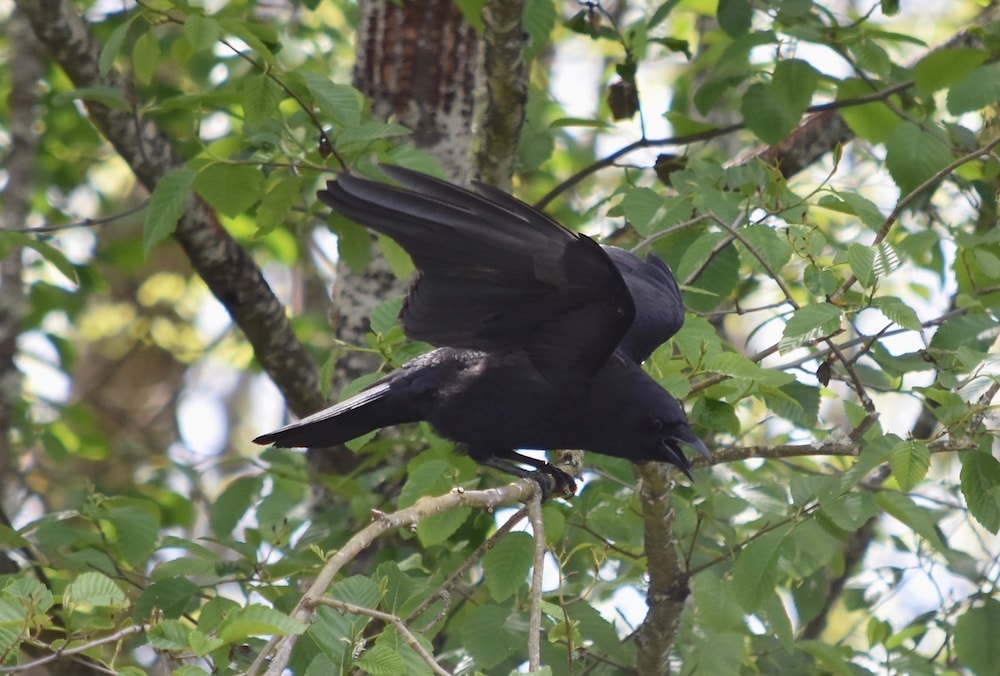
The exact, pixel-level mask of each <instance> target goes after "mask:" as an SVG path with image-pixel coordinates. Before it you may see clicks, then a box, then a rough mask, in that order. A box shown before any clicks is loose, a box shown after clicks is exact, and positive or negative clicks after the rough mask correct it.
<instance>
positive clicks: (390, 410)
mask: <svg viewBox="0 0 1000 676" xmlns="http://www.w3.org/2000/svg"><path fill="white" fill-rule="evenodd" d="M392 394H393V388H392V383H391V382H389V381H388V379H387V380H383V381H380V382H377V383H375V384H374V385H372V386H371V387H369V388H368V389H366V390H362V391H361V392H359V393H358V394H356V395H354V396H353V397H351V398H350V399H346V400H344V401H342V402H340V403H339V404H336V405H334V406H331V407H330V408H327V409H324V410H322V411H319V412H318V413H314V414H313V415H311V416H308V417H306V418H303V419H302V420H299V421H297V422H294V423H291V424H289V425H285V426H284V427H282V428H281V429H279V430H275V431H274V432H269V433H268V434H262V435H260V436H259V437H257V438H256V439H254V443H257V444H262V445H263V444H273V445H274V446H277V447H279V448H323V447H326V446H335V445H337V444H342V443H344V442H345V441H350V440H351V439H354V438H356V437H360V436H361V435H363V434H367V433H368V432H371V431H372V430H375V429H379V428H382V427H388V426H389V425H397V424H399V423H404V422H415V421H416V420H419V415H418V414H417V412H416V411H413V410H410V409H411V407H410V406H407V405H406V402H405V398H401V397H394V396H392Z"/></svg>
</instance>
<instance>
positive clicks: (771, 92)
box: [740, 59, 819, 145]
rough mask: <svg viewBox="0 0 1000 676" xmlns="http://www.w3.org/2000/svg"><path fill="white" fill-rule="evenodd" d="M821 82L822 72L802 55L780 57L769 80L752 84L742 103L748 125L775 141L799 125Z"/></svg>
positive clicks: (761, 137)
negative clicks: (782, 58) (783, 58)
mask: <svg viewBox="0 0 1000 676" xmlns="http://www.w3.org/2000/svg"><path fill="white" fill-rule="evenodd" d="M818 82H819V73H818V72H817V71H816V69H815V68H813V67H812V66H811V65H809V64H808V63H807V62H806V61H803V60H801V59H787V60H785V61H780V62H778V64H777V65H776V66H775V67H774V75H773V76H772V78H771V82H770V83H769V84H766V85H764V84H754V85H751V86H750V87H749V88H748V89H747V91H746V93H745V94H744V95H743V99H742V100H741V103H740V111H741V113H742V114H743V120H744V121H745V122H746V125H747V127H748V128H749V129H750V131H752V132H753V133H754V134H756V135H757V136H758V137H759V138H760V139H761V140H762V141H764V142H765V143H769V144H772V145H773V144H775V143H778V142H779V141H781V140H782V139H784V138H785V137H786V136H788V134H789V133H790V132H791V131H792V130H793V129H795V127H796V126H798V123H799V121H800V120H801V119H802V115H803V114H804V113H805V110H806V108H807V107H808V106H809V102H810V101H811V99H812V94H813V92H814V91H815V90H816V84H817V83H818Z"/></svg>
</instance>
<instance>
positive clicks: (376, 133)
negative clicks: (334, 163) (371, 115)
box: [337, 122, 411, 146]
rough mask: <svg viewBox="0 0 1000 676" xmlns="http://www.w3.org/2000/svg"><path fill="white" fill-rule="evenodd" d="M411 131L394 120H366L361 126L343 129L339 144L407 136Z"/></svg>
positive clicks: (338, 140)
mask: <svg viewBox="0 0 1000 676" xmlns="http://www.w3.org/2000/svg"><path fill="white" fill-rule="evenodd" d="M410 133H411V132H410V130H409V129H407V128H406V127H404V126H403V125H401V124H395V123H393V122H389V123H386V122H365V123H364V124H362V125H361V126H358V127H348V128H347V129H345V130H344V131H342V132H341V133H340V134H339V135H338V136H337V145H338V146H344V145H347V144H348V143H365V142H369V141H377V140H378V139H383V138H395V137H397V136H407V135H408V134H410Z"/></svg>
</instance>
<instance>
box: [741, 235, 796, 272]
mask: <svg viewBox="0 0 1000 676" xmlns="http://www.w3.org/2000/svg"><path fill="white" fill-rule="evenodd" d="M740 237H741V238H742V239H743V240H744V241H745V243H746V244H747V245H749V246H752V247H753V250H754V253H755V254H756V255H751V256H749V257H748V261H747V262H748V263H749V264H750V265H752V266H754V267H760V263H759V262H758V261H757V257H756V256H757V255H759V256H760V257H761V258H763V259H764V262H765V263H767V264H768V265H769V266H770V267H771V269H773V270H780V269H781V268H783V267H784V266H785V264H787V263H788V261H789V259H790V258H791V257H792V245H791V244H789V243H788V240H787V239H784V238H781V237H779V236H778V233H776V232H775V231H774V228H770V227H768V226H766V225H751V226H748V227H745V228H742V229H741V230H740Z"/></svg>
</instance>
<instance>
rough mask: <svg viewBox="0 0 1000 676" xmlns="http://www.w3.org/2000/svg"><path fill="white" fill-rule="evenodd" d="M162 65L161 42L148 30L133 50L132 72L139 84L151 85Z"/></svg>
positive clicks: (136, 42)
mask: <svg viewBox="0 0 1000 676" xmlns="http://www.w3.org/2000/svg"><path fill="white" fill-rule="evenodd" d="M158 65H160V41H159V40H157V39H156V36H155V35H153V31H152V30H148V31H146V32H145V33H143V34H142V35H140V36H139V39H138V40H136V41H135V46H134V47H133V48H132V71H133V72H134V73H135V77H136V79H137V80H139V82H141V83H143V84H149V83H150V82H152V80H153V72H154V71H155V70H156V67H157V66H158Z"/></svg>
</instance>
